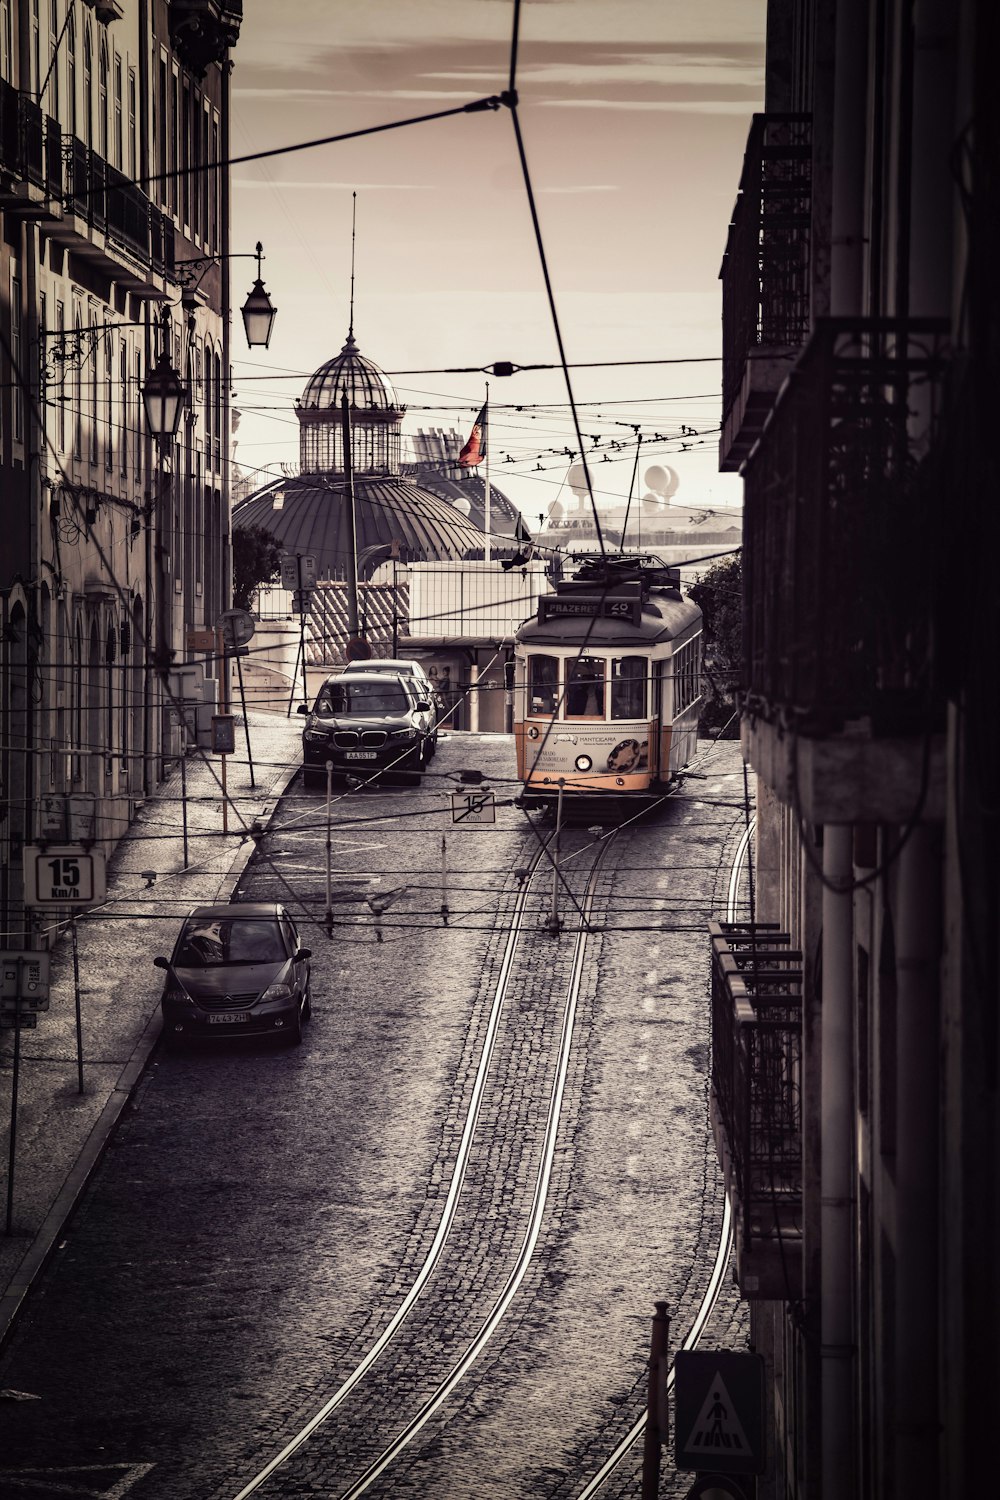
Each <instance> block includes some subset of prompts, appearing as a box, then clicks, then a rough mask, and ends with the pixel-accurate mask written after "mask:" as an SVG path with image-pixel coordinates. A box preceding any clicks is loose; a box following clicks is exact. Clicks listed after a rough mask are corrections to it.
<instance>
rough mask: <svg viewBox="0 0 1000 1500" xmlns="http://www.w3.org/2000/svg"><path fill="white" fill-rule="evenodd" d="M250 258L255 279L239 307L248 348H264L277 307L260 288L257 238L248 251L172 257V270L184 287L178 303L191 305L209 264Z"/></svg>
mask: <svg viewBox="0 0 1000 1500" xmlns="http://www.w3.org/2000/svg"><path fill="white" fill-rule="evenodd" d="M254 259H255V260H256V261H257V279H256V281H255V282H254V284H253V286H252V287H251V288H250V291H249V293H248V294H247V300H246V301H245V302H244V304H243V306H242V308H241V309H240V311H241V313H242V314H243V327H244V329H245V331H246V336H247V343H248V344H249V346H250V348H251V349H266V348H267V346H268V344H269V343H270V342H271V330H272V328H273V327H274V320H275V317H276V316H277V311H278V310H277V308H276V307H275V306H274V303H273V302H272V301H271V299H270V297H269V296H268V295H267V292H266V291H265V290H264V282H263V280H262V278H261V274H260V263H261V261H262V260H263V259H264V246H263V245H262V244H261V242H260V240H258V241H257V244H256V246H255V248H254V250H253V252H252V253H251V252H250V251H249V250H239V251H235V252H234V253H233V254H232V255H193V256H190V257H189V258H188V259H186V260H178V261H175V262H174V266H173V272H172V274H173V277H174V280H175V281H178V282H179V283H180V285H181V286H182V287H183V289H184V290H183V293H182V295H181V302H182V305H183V306H185V307H193V306H194V305H195V293H196V292H197V290H198V287H199V286H200V285H201V281H202V278H203V277H204V276H205V274H206V272H207V271H208V268H209V266H214V265H218V263H219V261H221V260H254Z"/></svg>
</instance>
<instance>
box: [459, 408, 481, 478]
mask: <svg viewBox="0 0 1000 1500" xmlns="http://www.w3.org/2000/svg"><path fill="white" fill-rule="evenodd" d="M486 424H487V417H486V407H485V406H484V407H482V408H481V410H480V412H479V416H478V417H477V418H476V420H475V422H474V423H473V424H472V433H471V435H470V437H469V441H468V442H467V443H466V445H465V447H464V448H463V449H462V451H461V453H460V454H459V455H458V462H459V465H460V466H461V467H462V468H463V469H470V468H472V466H473V464H481V463H482V461H483V459H484V458H485V457H486Z"/></svg>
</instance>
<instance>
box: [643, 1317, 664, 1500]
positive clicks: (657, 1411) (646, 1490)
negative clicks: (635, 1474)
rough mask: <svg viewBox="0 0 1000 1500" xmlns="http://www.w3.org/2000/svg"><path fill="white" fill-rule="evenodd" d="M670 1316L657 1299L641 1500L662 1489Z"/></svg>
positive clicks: (653, 1498) (653, 1497) (650, 1498)
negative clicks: (661, 1464)
mask: <svg viewBox="0 0 1000 1500" xmlns="http://www.w3.org/2000/svg"><path fill="white" fill-rule="evenodd" d="M669 1345H670V1319H669V1317H668V1316H667V1304H666V1303H665V1302H657V1303H656V1315H655V1317H654V1318H653V1332H652V1336H651V1338H650V1341H649V1383H648V1387H647V1393H646V1431H645V1435H644V1438H643V1445H642V1500H657V1495H658V1494H659V1490H660V1446H661V1444H663V1443H665V1442H666V1441H667V1439H668V1437H669V1430H668V1428H669V1422H668V1416H667V1350H668V1348H669Z"/></svg>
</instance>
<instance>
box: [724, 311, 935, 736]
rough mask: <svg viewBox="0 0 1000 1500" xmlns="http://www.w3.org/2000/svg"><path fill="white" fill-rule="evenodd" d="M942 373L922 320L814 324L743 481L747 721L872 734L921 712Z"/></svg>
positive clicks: (903, 728)
mask: <svg viewBox="0 0 1000 1500" xmlns="http://www.w3.org/2000/svg"><path fill="white" fill-rule="evenodd" d="M946 371H947V358H946V346H945V327H944V325H943V324H941V323H938V322H936V321H931V320H923V321H921V320H911V321H909V322H902V321H897V320H888V319H868V320H847V319H824V320H822V321H821V322H820V323H819V324H818V326H817V330H816V333H815V334H814V336H813V338H812V339H811V341H810V343H809V346H808V348H807V349H806V351H805V353H804V354H803V355H802V357H801V359H800V360H799V362H798V364H797V366H796V368H795V371H794V373H793V375H792V377H791V380H790V381H789V383H788V385H787V386H786V387H785V389H784V390H783V392H782V393H781V396H780V398H779V399H778V401H777V402H776V404H775V408H774V412H773V414H772V416H771V418H770V420H769V422H768V425H767V427H766V429H765V431H764V433H763V435H762V437H761V438H760V439H759V441H758V442H757V444H756V445H755V448H754V450H753V452H752V453H751V455H750V458H749V459H748V461H747V465H746V469H745V471H744V475H745V480H746V485H745V491H744V496H745V506H744V529H743V538H744V569H743V579H744V616H743V645H744V684H745V689H746V696H745V706H746V707H747V708H748V710H749V711H750V712H751V713H752V714H754V715H757V716H759V717H762V718H764V719H766V720H770V721H774V720H777V719H783V720H785V721H788V720H792V721H793V722H795V723H796V724H797V725H798V726H799V727H800V728H801V729H803V730H804V731H805V732H807V733H813V732H819V733H835V732H837V731H838V730H839V729H841V728H842V727H843V725H844V724H845V723H846V722H848V721H852V720H862V719H868V720H870V723H871V730H872V733H874V734H875V735H881V734H892V733H898V732H905V733H912V724H910V722H909V721H910V720H911V719H912V718H913V716H914V715H915V714H916V715H917V717H920V716H921V715H922V713H923V712H925V710H926V707H927V694H928V686H929V684H928V661H929V642H930V632H931V628H932V612H933V595H934V588H935V578H936V576H937V571H936V564H935V562H934V560H933V555H932V550H931V546H930V534H931V530H932V526H933V520H934V515H935V512H936V508H937V505H938V500H937V496H936V492H935V482H934V477H933V467H932V465H933V462H934V457H935V441H936V438H937V434H938V428H939V424H940V418H941V408H942V404H943V399H944V383H945V375H946Z"/></svg>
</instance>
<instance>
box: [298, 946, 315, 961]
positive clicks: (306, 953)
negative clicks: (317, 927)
mask: <svg viewBox="0 0 1000 1500" xmlns="http://www.w3.org/2000/svg"><path fill="white" fill-rule="evenodd" d="M312 956H313V951H312V949H311V948H300V949H299V951H298V953H296V955H295V959H294V962H295V963H301V961H302V960H303V959H304V958H312Z"/></svg>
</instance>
